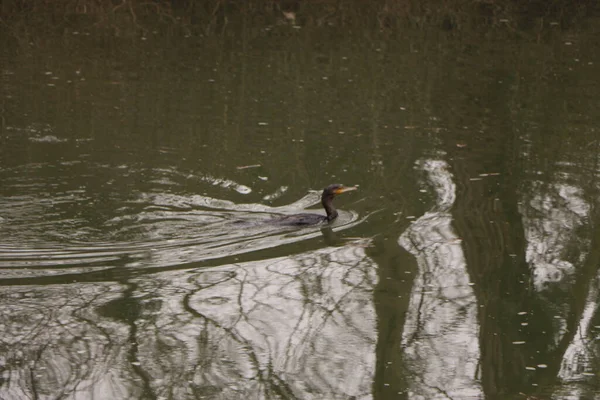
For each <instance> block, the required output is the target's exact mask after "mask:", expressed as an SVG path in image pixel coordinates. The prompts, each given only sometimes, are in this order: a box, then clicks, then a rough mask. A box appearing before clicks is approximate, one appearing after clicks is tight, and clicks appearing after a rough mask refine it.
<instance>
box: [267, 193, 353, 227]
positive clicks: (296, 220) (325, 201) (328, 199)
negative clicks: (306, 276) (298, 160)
mask: <svg viewBox="0 0 600 400" xmlns="http://www.w3.org/2000/svg"><path fill="white" fill-rule="evenodd" d="M356 189H358V188H357V187H356V186H344V185H340V184H337V183H336V184H333V185H329V186H327V187H326V188H325V189H323V193H322V194H321V204H322V205H323V208H324V209H325V213H326V214H327V215H321V214H310V213H302V214H293V215H285V216H283V217H278V218H274V219H273V220H270V221H269V222H272V223H275V224H277V225H290V226H303V225H316V224H321V223H325V222H327V223H328V222H331V221H333V220H334V219H336V218H337V216H338V212H337V210H336V209H335V207H334V206H333V199H334V197H335V196H336V195H338V194H342V193H345V192H349V191H351V190H356Z"/></svg>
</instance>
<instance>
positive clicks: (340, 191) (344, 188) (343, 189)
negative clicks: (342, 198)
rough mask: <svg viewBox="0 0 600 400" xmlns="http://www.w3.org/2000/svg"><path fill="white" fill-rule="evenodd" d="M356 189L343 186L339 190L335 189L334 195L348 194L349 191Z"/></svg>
mask: <svg viewBox="0 0 600 400" xmlns="http://www.w3.org/2000/svg"><path fill="white" fill-rule="evenodd" d="M356 189H358V187H356V186H344V187H341V188H339V189H336V191H335V192H334V193H335V194H340V193H344V192H350V191H352V190H356Z"/></svg>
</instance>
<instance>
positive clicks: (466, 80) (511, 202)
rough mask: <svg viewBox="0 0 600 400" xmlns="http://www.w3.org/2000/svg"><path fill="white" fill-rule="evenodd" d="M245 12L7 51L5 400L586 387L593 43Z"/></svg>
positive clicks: (2, 158) (589, 376)
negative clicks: (225, 22) (310, 221)
mask: <svg viewBox="0 0 600 400" xmlns="http://www.w3.org/2000/svg"><path fill="white" fill-rule="evenodd" d="M246 28H247V31H245V32H244V35H223V36H217V37H214V38H213V37H208V38H199V37H194V36H192V37H182V36H169V35H162V34H158V33H154V34H148V35H146V36H144V37H141V38H140V37H136V38H119V37H105V36H102V37H98V36H95V35H94V34H90V32H85V30H83V31H81V32H79V31H67V32H66V33H65V34H64V35H62V36H49V37H46V38H40V39H39V41H40V42H39V43H36V45H35V46H33V45H32V48H27V47H18V50H15V51H14V52H9V51H4V52H3V53H1V54H2V55H1V57H2V59H1V60H0V61H2V63H1V64H2V70H1V73H2V81H1V82H2V91H1V92H2V95H1V96H2V98H1V99H0V106H1V110H2V111H1V113H2V114H1V131H0V133H1V138H0V182H1V184H0V310H1V312H0V315H1V317H0V330H1V331H2V335H1V336H2V339H1V341H0V349H1V352H0V366H1V368H0V369H1V371H2V379H0V398H2V399H24V398H77V399H79V398H81V399H84V398H97V399H130V398H140V399H141V398H143V399H146V398H148V399H168V398H172V399H188V398H189V399H195V398H206V399H239V398H248V399H263V398H264V399H269V398H284V399H288V398H289V399H292V398H296V399H392V398H410V399H437V398H439V399H443V398H444V399H445V398H457V399H480V398H489V399H496V398H526V396H538V397H537V398H553V399H578V398H581V399H588V398H597V397H598V395H597V394H596V393H597V392H598V390H600V389H599V385H598V384H599V382H598V376H597V373H596V372H597V371H596V368H595V365H596V364H597V362H598V357H597V355H596V354H597V351H596V346H595V343H596V336H597V334H598V326H599V324H598V321H597V320H598V318H599V316H598V315H599V314H598V310H597V299H598V282H599V280H598V279H599V275H598V265H599V264H598V261H599V256H598V248H600V247H599V246H598V244H599V243H600V242H599V239H600V236H599V233H598V232H599V230H598V222H599V221H600V219H599V218H598V212H597V208H598V207H597V204H598V187H599V186H598V178H597V177H598V161H599V160H598V149H600V137H599V135H598V121H597V118H596V117H595V115H596V111H597V109H598V106H599V105H600V90H598V89H599V88H598V81H599V78H600V76H599V73H598V68H597V66H598V65H600V59H599V58H600V49H599V47H598V43H597V41H596V40H593V39H591V38H590V37H589V36H590V35H588V34H587V33H586V32H585V31H584V32H577V34H575V33H573V32H563V31H560V30H559V28H558V27H556V29H555V30H554V31H552V33H551V34H550V33H549V34H545V35H544V36H543V37H542V38H535V39H534V38H529V37H520V38H515V37H514V36H513V35H510V34H508V33H503V32H502V31H498V32H494V33H491V34H490V35H489V37H481V36H477V35H475V34H471V35H469V34H465V35H464V36H461V35H453V34H452V33H451V32H439V31H435V32H428V31H424V30H414V31H413V30H407V31H404V32H402V34H400V33H399V34H398V35H397V36H391V37H386V36H385V35H377V34H372V36H369V35H371V33H369V35H367V36H364V37H363V36H360V37H359V36H358V35H350V34H349V35H348V36H347V37H346V36H344V35H342V36H339V35H335V36H331V35H329V33H330V31H329V30H330V29H333V28H318V29H317V28H313V29H298V27H296V28H293V27H290V26H287V25H281V26H251V27H246ZM328 32H329V33H328ZM92 33H93V32H92ZM6 48H9V47H6ZM10 48H13V47H10ZM335 182H341V183H345V184H348V185H358V186H359V190H358V191H354V192H350V193H346V194H343V195H340V196H339V197H337V198H336V200H335V205H336V206H337V207H338V208H339V210H340V217H339V218H338V219H337V220H336V221H335V222H334V223H333V224H331V225H321V226H316V227H307V228H289V227H282V226H278V225H276V224H271V223H269V220H270V219H272V218H275V217H276V216H278V215H282V214H291V213H295V212H306V210H313V211H314V212H316V213H323V211H322V210H321V209H320V206H319V195H320V191H321V190H322V188H323V187H325V186H326V185H328V184H330V183H335ZM531 398H535V397H531Z"/></svg>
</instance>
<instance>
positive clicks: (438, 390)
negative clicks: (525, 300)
mask: <svg viewBox="0 0 600 400" xmlns="http://www.w3.org/2000/svg"><path fill="white" fill-rule="evenodd" d="M448 167H449V166H448V164H447V163H446V162H445V161H443V160H440V159H437V160H436V159H428V160H421V161H420V162H419V163H418V165H417V168H418V169H419V170H421V171H422V172H424V173H425V174H426V181H425V182H424V184H425V186H428V187H430V188H432V189H433V192H434V194H435V198H436V201H435V206H434V207H433V209H432V210H431V211H430V212H428V213H426V214H425V215H423V216H422V217H420V218H419V219H417V220H416V221H414V223H413V224H412V225H411V226H410V228H409V229H408V230H406V231H405V232H404V233H403V234H402V236H401V237H400V240H399V243H400V245H402V246H403V247H404V248H406V249H407V250H408V251H409V252H411V253H412V254H413V255H414V256H415V257H416V259H417V264H418V273H417V276H416V277H415V279H414V287H413V288H412V291H411V293H410V307H409V310H410V311H409V312H408V315H407V316H406V326H405V330H404V333H403V339H402V346H403V348H404V349H405V357H406V368H408V369H410V374H411V375H414V376H418V377H419V378H420V379H415V380H411V381H410V383H409V385H408V388H407V389H408V390H409V391H410V392H413V393H419V394H420V395H421V396H423V397H424V398H429V399H434V398H442V397H446V396H447V397H450V398H461V399H467V398H481V397H482V396H483V393H482V388H481V386H480V384H479V382H478V379H477V374H478V364H479V360H480V353H479V346H478V342H477V337H478V334H479V332H478V330H479V328H478V321H477V312H478V309H477V299H476V297H475V293H474V292H473V289H472V287H471V284H472V283H471V282H470V278H469V274H468V271H467V269H466V261H465V257H464V254H463V250H462V247H461V243H462V241H461V239H460V238H459V237H457V234H456V232H455V230H454V228H453V227H452V216H451V214H450V212H449V211H450V209H451V207H452V206H453V205H454V201H455V199H456V189H455V183H454V179H453V176H452V174H451V173H450V172H449V171H448ZM442 394H443V395H442Z"/></svg>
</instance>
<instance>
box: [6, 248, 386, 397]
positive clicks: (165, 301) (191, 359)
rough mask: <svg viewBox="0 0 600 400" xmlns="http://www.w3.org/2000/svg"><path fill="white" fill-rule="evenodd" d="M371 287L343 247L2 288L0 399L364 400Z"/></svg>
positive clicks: (369, 276)
mask: <svg viewBox="0 0 600 400" xmlns="http://www.w3.org/2000/svg"><path fill="white" fill-rule="evenodd" d="M376 283H377V277H376V273H375V269H374V268H373V265H372V263H371V262H370V261H369V259H368V258H366V257H365V255H364V250H363V247H362V246H351V245H350V246H345V247H343V248H337V249H336V248H329V249H324V250H319V251H315V252H312V253H308V254H302V255H299V256H295V257H284V258H276V259H271V260H268V261H257V262H250V263H241V264H232V265H223V266H221V267H218V268H213V269H210V270H206V271H203V270H179V271H171V272H166V273H158V274H155V275H152V276H144V277H143V278H137V279H132V280H131V281H130V282H129V283H126V284H125V283H124V284H118V285H117V284H112V283H111V284H71V285H69V286H68V288H66V290H65V287H64V286H59V285H57V286H55V287H52V286H45V287H19V288H6V289H5V290H4V291H3V295H2V297H3V299H4V300H5V301H3V302H2V304H1V305H0V307H1V309H2V313H1V314H2V316H3V317H2V326H3V327H4V328H6V330H5V332H6V334H5V338H4V341H3V343H4V351H3V354H5V358H4V360H5V365H6V369H5V376H6V380H7V382H8V384H7V385H3V388H2V392H0V393H2V395H1V397H3V398H15V397H18V396H19V395H22V396H23V397H29V396H32V395H33V393H38V394H43V395H46V396H51V397H53V396H59V395H64V396H69V397H74V398H89V397H92V396H100V397H102V398H128V397H133V396H139V395H140V393H146V395H149V394H150V393H151V394H152V397H165V398H169V397H173V398H181V399H183V398H195V397H197V396H201V395H211V396H215V395H219V398H238V397H242V396H246V397H249V398H264V397H266V398H268V397H271V396H275V395H281V394H282V393H284V394H286V396H292V397H299V398H308V397H310V396H317V397H324V398H331V399H336V398H340V399H342V398H348V396H358V397H360V396H364V395H366V394H368V393H369V391H370V385H371V380H372V373H373V368H374V366H373V365H374V362H375V360H374V358H373V357H372V356H371V357H368V356H367V357H365V355H367V354H373V348H374V344H375V331H374V321H375V316H374V312H373V307H372V303H371V300H370V297H371V292H372V290H373V287H374V285H375V284H376ZM17 388H18V389H17ZM307 396H308V397H307Z"/></svg>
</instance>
